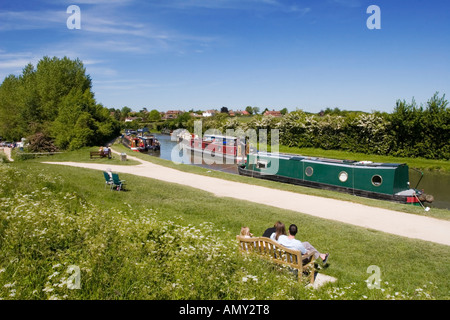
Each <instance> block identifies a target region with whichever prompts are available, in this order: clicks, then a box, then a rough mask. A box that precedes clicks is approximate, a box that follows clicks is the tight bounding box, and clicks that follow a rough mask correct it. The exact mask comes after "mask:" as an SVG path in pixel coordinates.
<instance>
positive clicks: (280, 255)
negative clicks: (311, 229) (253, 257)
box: [236, 235, 315, 284]
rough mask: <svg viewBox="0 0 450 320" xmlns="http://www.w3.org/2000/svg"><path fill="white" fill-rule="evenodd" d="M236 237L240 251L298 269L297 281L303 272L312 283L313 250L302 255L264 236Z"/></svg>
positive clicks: (300, 279)
mask: <svg viewBox="0 0 450 320" xmlns="http://www.w3.org/2000/svg"><path fill="white" fill-rule="evenodd" d="M236 239H237V240H238V241H239V249H240V250H241V251H242V252H247V253H254V254H257V255H259V256H261V257H262V258H264V259H268V260H270V261H272V262H274V263H277V264H280V265H286V266H289V267H291V268H293V269H296V270H298V281H299V282H302V275H303V273H304V272H305V273H307V274H308V277H309V278H310V283H311V284H313V283H314V279H315V267H314V260H315V258H314V253H313V252H310V253H306V254H304V255H302V254H301V252H300V251H297V250H292V249H288V248H286V247H284V246H282V245H280V244H279V243H277V242H276V241H273V240H272V239H269V238H265V237H260V238H245V237H242V236H240V235H238V236H236Z"/></svg>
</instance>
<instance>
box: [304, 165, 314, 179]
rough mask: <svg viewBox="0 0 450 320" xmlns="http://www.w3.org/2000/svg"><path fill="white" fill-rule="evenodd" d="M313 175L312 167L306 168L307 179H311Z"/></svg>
mask: <svg viewBox="0 0 450 320" xmlns="http://www.w3.org/2000/svg"><path fill="white" fill-rule="evenodd" d="M313 173H314V169H313V168H312V167H306V170H305V174H306V175H307V176H308V177H311V176H312V175H313Z"/></svg>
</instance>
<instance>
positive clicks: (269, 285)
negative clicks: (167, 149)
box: [0, 162, 450, 300]
mask: <svg viewBox="0 0 450 320" xmlns="http://www.w3.org/2000/svg"><path fill="white" fill-rule="evenodd" d="M0 170H1V175H0V180H1V183H0V198H1V199H2V202H1V207H0V251H1V255H0V297H1V298H3V299H232V300H234V299H262V300H266V299H327V300H329V299H338V300H340V299H351V300H353V299H449V298H450V296H449V294H448V293H449V291H450V290H449V289H450V285H449V279H448V274H449V272H450V263H449V262H450V261H449V250H448V247H447V246H443V245H437V244H433V243H428V242H424V241H419V240H412V239H406V238H402V237H397V236H393V235H388V234H384V233H381V232H377V231H373V230H368V229H365V228H358V227H354V226H349V225H346V224H342V223H337V222H331V221H327V220H323V219H319V218H315V217H311V216H308V215H302V214H298V213H295V212H291V211H288V210H281V209H275V208H271V207H267V206H262V205H257V204H252V203H248V202H246V201H236V200H232V199H227V198H217V197H214V196H212V195H211V194H210V193H207V192H203V191H198V190H193V189H191V188H188V187H183V186H179V185H174V184H169V183H165V182H161V181H157V180H152V179H148V178H143V177H138V176H134V175H126V174H121V178H123V179H126V180H127V183H128V186H129V190H128V191H126V192H116V191H110V190H109V189H107V188H104V180H103V176H102V174H101V172H98V171H94V170H88V169H81V168H73V167H65V166H52V165H46V164H42V163H39V162H15V163H12V164H3V165H0ZM122 176H123V177H122ZM276 220H281V221H283V222H285V223H296V224H297V225H298V226H299V228H300V231H299V237H300V238H301V239H302V240H304V241H309V242H311V243H312V244H313V245H314V246H315V247H316V248H318V249H319V250H321V251H327V252H331V257H330V264H329V267H328V268H324V269H322V270H321V272H323V273H325V274H328V275H331V276H334V277H336V278H337V279H338V282H337V283H334V284H328V285H326V286H324V287H323V288H321V289H319V290H313V289H308V288H306V287H305V286H304V285H302V284H298V283H297V281H296V279H295V278H294V277H293V275H292V274H291V273H290V272H289V271H288V270H286V269H283V268H278V267H275V266H274V265H272V264H270V263H266V262H264V261H261V260H260V259H255V258H253V257H251V256H250V257H247V256H242V255H241V254H240V253H238V252H237V245H236V242H235V241H234V237H235V235H236V234H237V233H238V232H239V230H240V227H241V226H244V225H246V226H249V227H250V229H251V231H252V232H253V233H254V234H255V235H258V234H262V232H263V231H264V229H265V228H267V227H269V226H271V225H273V223H274V222H275V221H276ZM371 265H377V266H378V267H379V268H380V270H381V279H382V281H381V286H380V289H373V290H370V289H368V288H367V282H366V281H367V279H369V277H370V274H369V273H367V268H368V267H369V266H371ZM69 266H77V267H79V268H80V275H81V277H80V284H81V287H80V289H77V290H76V289H71V287H70V285H71V283H72V282H71V278H70V277H71V275H72V274H73V273H70V272H68V271H70V270H72V269H70V268H69Z"/></svg>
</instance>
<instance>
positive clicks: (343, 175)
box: [339, 171, 348, 182]
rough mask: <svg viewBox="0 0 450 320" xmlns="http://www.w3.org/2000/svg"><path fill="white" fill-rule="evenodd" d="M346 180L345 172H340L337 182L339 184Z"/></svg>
mask: <svg viewBox="0 0 450 320" xmlns="http://www.w3.org/2000/svg"><path fill="white" fill-rule="evenodd" d="M347 179H348V173H347V172H345V171H342V172H341V173H339V181H341V182H345V181H347Z"/></svg>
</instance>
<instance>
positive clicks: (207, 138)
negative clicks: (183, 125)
mask: <svg viewBox="0 0 450 320" xmlns="http://www.w3.org/2000/svg"><path fill="white" fill-rule="evenodd" d="M178 141H179V142H180V143H181V144H182V145H183V147H184V148H186V149H187V150H190V151H193V152H199V153H203V154H204V155H205V156H213V157H216V156H219V157H224V158H227V159H233V160H234V161H242V160H244V159H245V146H246V145H245V140H240V139H239V138H237V137H232V136H223V135H215V134H205V135H204V136H203V138H201V137H198V136H196V135H194V134H190V133H188V132H181V133H179V134H178ZM241 141H244V142H241Z"/></svg>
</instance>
